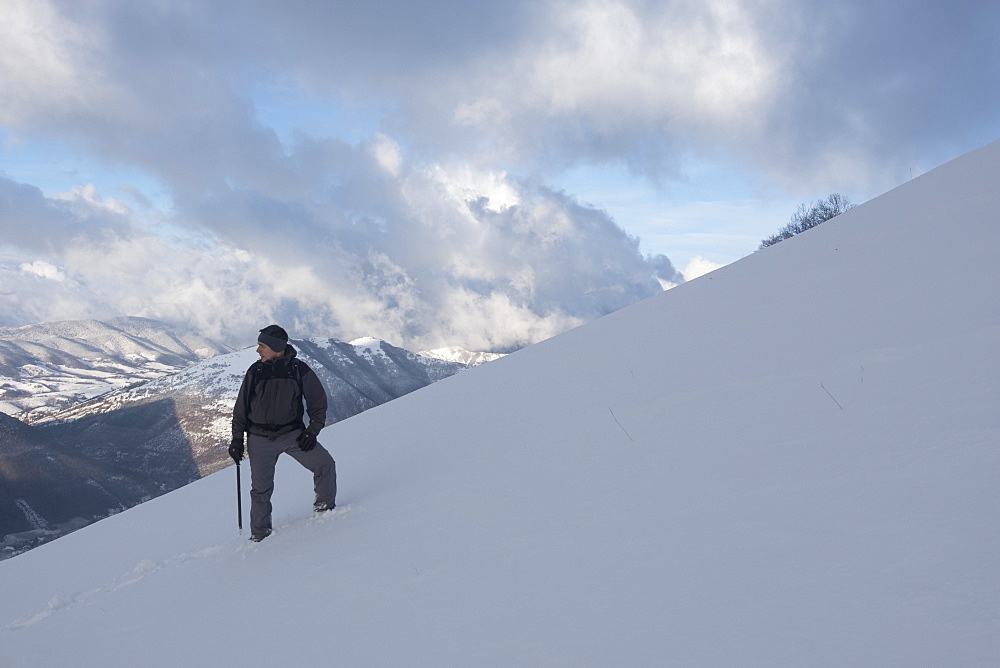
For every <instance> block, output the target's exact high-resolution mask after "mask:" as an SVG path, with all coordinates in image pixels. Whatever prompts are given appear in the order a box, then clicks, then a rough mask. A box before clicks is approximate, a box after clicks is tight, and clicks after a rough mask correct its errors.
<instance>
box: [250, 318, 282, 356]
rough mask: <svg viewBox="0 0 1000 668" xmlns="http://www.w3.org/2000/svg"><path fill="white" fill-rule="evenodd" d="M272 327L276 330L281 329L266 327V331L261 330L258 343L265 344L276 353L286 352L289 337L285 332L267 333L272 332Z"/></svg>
mask: <svg viewBox="0 0 1000 668" xmlns="http://www.w3.org/2000/svg"><path fill="white" fill-rule="evenodd" d="M272 327H273V328H274V329H280V328H278V327H274V326H273V325H271V326H268V327H265V328H264V329H262V330H260V335H259V336H258V337H257V342H258V343H263V344H264V345H265V346H267V347H268V348H270V349H271V350H273V351H274V352H276V353H283V352H285V346H287V345H288V335H287V334H285V332H284V330H280V331H279V332H274V333H271V334H268V333H267V331H268V330H272ZM272 331H273V330H272Z"/></svg>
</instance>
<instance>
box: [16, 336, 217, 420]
mask: <svg viewBox="0 0 1000 668" xmlns="http://www.w3.org/2000/svg"><path fill="white" fill-rule="evenodd" d="M231 350H232V348H231V347H230V346H227V345H224V344H221V343H218V342H216V341H212V340H211V339H208V338H205V337H202V336H199V335H197V334H193V333H191V332H187V331H184V330H181V329H178V328H174V327H171V326H170V325H167V324H166V323H162V322H158V321H156V320H149V319H146V318H133V317H127V318H116V319H113V320H109V321H107V322H98V321H96V320H68V321H60V322H48V323H41V324H36V325H28V326H25V327H0V411H3V412H4V413H7V414H8V415H12V416H14V417H17V418H19V419H21V420H23V421H25V422H37V421H42V420H45V419H47V418H48V417H50V416H52V415H53V414H55V413H56V412H58V411H59V410H61V409H64V408H67V407H69V406H71V405H73V404H76V403H79V402H80V401H84V400H87V399H90V398H93V397H95V396H98V395H101V394H104V393H106V392H109V391H112V390H116V389H120V388H122V387H126V386H129V385H134V384H135V383H137V382H142V381H146V380H152V379H154V378H159V377H161V376H164V375H167V374H170V373H175V372H177V371H179V370H181V369H183V368H185V367H187V366H189V365H190V364H193V363H195V362H198V361H199V360H203V359H207V358H210V357H213V356H215V355H218V354H220V353H226V352H230V351H231Z"/></svg>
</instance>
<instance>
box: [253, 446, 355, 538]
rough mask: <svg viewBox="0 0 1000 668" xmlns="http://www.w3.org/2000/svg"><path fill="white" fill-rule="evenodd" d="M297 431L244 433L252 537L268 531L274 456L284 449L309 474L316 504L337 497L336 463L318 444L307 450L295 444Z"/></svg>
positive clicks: (332, 502) (275, 461) (276, 457)
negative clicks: (248, 469) (266, 434)
mask: <svg viewBox="0 0 1000 668" xmlns="http://www.w3.org/2000/svg"><path fill="white" fill-rule="evenodd" d="M301 433H302V432H301V431H293V432H290V433H288V434H282V435H281V436H278V437H276V438H268V437H267V436H258V435H256V434H248V436H247V454H248V455H250V481H251V486H250V531H251V532H252V533H253V535H254V536H262V535H265V534H268V533H270V532H271V493H272V492H274V467H275V465H276V464H277V462H278V456H279V455H280V454H281V453H283V452H286V453H288V454H289V455H291V456H292V457H293V458H294V459H295V461H297V462H298V463H299V464H302V466H304V467H306V468H307V469H309V470H310V471H312V474H313V488H314V490H315V492H316V501H315V502H316V503H317V504H326V505H330V506H332V505H333V504H334V501H335V500H336V498H337V463H336V462H335V461H333V457H332V456H331V455H330V453H329V452H328V451H327V450H326V448H324V447H323V446H322V445H320V444H319V443H317V444H316V447H315V448H313V449H312V450H310V451H309V452H303V451H302V448H300V447H299V442H298V437H299V434H301Z"/></svg>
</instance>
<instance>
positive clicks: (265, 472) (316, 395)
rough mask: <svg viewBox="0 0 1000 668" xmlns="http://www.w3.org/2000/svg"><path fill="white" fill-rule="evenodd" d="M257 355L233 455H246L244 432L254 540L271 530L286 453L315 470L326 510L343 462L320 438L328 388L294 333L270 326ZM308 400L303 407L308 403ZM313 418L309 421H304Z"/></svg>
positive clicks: (319, 503) (239, 410)
mask: <svg viewBox="0 0 1000 668" xmlns="http://www.w3.org/2000/svg"><path fill="white" fill-rule="evenodd" d="M257 354H258V355H260V361H258V362H254V363H253V364H252V365H251V366H250V368H249V369H247V372H246V375H245V376H244V377H243V384H242V385H241V386H240V393H239V395H238V396H237V397H236V405H235V406H234V407H233V440H232V442H231V443H230V445H229V456H230V457H232V458H233V460H235V461H236V463H237V464H239V462H240V460H241V459H243V453H244V447H243V433H244V432H246V434H247V442H246V449H247V450H248V451H249V456H250V479H251V487H250V533H251V536H250V540H252V541H255V542H260V541H262V540H264V539H265V538H267V537H268V536H269V535H270V534H271V493H272V492H273V491H274V467H275V464H276V463H277V461H278V456H279V455H280V454H281V453H283V452H285V453H288V454H289V455H291V456H292V457H293V458H294V459H295V460H296V461H297V462H298V463H299V464H302V466H304V467H306V468H307V469H309V470H310V471H312V474H313V484H314V488H315V492H316V500H315V503H314V504H313V509H314V510H315V511H316V512H318V513H322V512H325V511H328V510H333V509H334V508H335V507H336V504H335V500H336V496H337V463H336V462H335V461H333V457H332V456H331V455H330V453H329V452H328V451H327V450H326V448H324V447H323V446H322V445H320V444H319V443H318V442H317V440H316V437H317V436H318V435H319V432H320V430H321V429H322V428H323V427H324V426H325V425H326V406H327V401H326V390H324V389H323V383H321V382H320V380H319V378H318V377H317V376H316V372H314V371H313V370H312V369H310V368H309V366H308V365H306V363H305V362H303V361H301V360H299V359H296V355H297V353H296V351H295V348H293V347H292V346H290V345H289V344H288V333H287V332H286V331H285V330H284V329H282V328H281V327H278V326H277V325H268V326H267V327H265V328H264V329H262V330H260V335H259V336H258V337H257ZM303 399H304V400H305V410H304V411H303V406H302V401H303ZM304 415H308V416H309V424H308V425H306V424H305V423H304V421H303V417H304Z"/></svg>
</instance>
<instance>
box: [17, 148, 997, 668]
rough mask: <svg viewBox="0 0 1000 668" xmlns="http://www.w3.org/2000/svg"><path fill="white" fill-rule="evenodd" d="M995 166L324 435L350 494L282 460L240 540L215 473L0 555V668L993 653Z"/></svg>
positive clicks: (229, 494) (226, 479)
mask: <svg viewBox="0 0 1000 668" xmlns="http://www.w3.org/2000/svg"><path fill="white" fill-rule="evenodd" d="M998 180H1000V143H997V144H992V145H990V146H987V147H985V148H983V149H980V150H979V151H976V152H973V153H971V154H968V155H966V156H964V157H962V158H960V159H958V160H956V161H953V162H951V163H948V164H946V165H944V166H942V167H940V168H938V169H937V170H935V171H933V172H931V173H928V174H926V175H924V176H922V177H920V178H918V179H915V180H914V181H912V182H910V183H907V184H906V185H904V186H902V187H900V188H897V189H896V190H893V191H891V192H890V193H888V194H886V195H884V196H882V197H880V198H877V199H875V200H873V201H871V202H869V203H867V204H864V205H862V206H860V207H858V208H856V209H854V210H852V211H850V212H848V213H846V214H844V215H843V216H841V217H839V218H837V219H836V220H834V221H831V222H828V223H826V224H824V225H822V226H820V227H818V228H816V229H814V230H812V231H810V232H807V233H805V234H803V235H800V236H797V237H795V238H793V239H790V240H787V241H784V242H782V243H781V244H778V245H777V246H774V247H772V248H770V249H767V250H765V251H762V252H759V253H756V254H754V255H752V256H750V257H748V258H745V259H744V260H742V261H740V262H737V263H735V264H733V265H729V266H727V267H725V268H722V269H719V270H718V271H715V272H713V273H710V274H708V275H706V276H703V277H702V278H699V279H697V280H695V281H693V282H690V283H686V284H684V285H682V286H680V287H678V288H675V289H673V290H670V291H668V292H666V293H664V294H662V295H660V296H658V297H654V298H652V299H649V300H646V301H643V302H640V303H638V304H636V305H634V306H631V307H629V308H626V309H623V310H621V311H618V312H616V313H614V314H612V315H610V316H607V317H605V318H602V319H600V320H598V321H595V322H593V323H591V324H589V325H587V326H584V327H580V328H578V329H576V330H573V331H571V332H568V333H566V334H563V335H561V336H559V337H556V338H554V339H550V340H548V341H545V342H543V343H540V344H538V345H535V346H532V347H529V348H527V349H525V350H522V351H519V352H517V353H515V354H512V355H510V356H508V357H505V358H503V359H500V360H497V361H496V362H493V363H491V364H488V365H484V366H481V367H477V368H475V369H472V370H470V371H468V372H465V373H462V374H459V375H456V376H453V377H452V378H448V379H446V380H443V381H441V382H439V383H435V384H433V385H431V386H429V387H427V388H425V389H422V390H420V391H419V392H414V393H412V394H410V395H407V396H406V397H403V398H401V399H399V400H397V401H393V402H391V403H389V404H386V405H384V406H380V407H378V408H375V409H372V410H370V411H367V412H365V413H362V414H361V415H358V416H356V417H353V418H351V419H349V420H346V421H344V422H341V423H339V424H337V425H334V426H333V427H331V428H330V431H329V433H328V434H327V433H326V432H324V435H325V437H326V440H327V441H328V442H329V443H330V444H331V446H332V450H333V452H334V455H335V457H336V458H337V462H338V470H339V473H340V483H341V496H340V498H339V499H338V501H339V504H340V508H338V510H337V511H336V512H335V513H334V514H332V515H331V516H328V517H324V518H322V519H313V518H311V517H310V513H311V510H310V505H311V502H312V497H311V484H310V482H311V481H310V480H309V475H308V473H307V472H305V471H304V470H302V469H300V468H299V467H298V466H297V465H296V464H295V463H294V462H293V461H291V460H290V459H288V458H285V459H283V460H282V461H281V463H280V464H279V476H278V480H277V483H276V492H275V497H274V503H275V519H276V530H275V533H274V535H273V536H272V537H270V538H268V539H267V540H266V541H264V542H262V543H260V544H250V543H249V542H248V541H247V540H246V538H247V536H246V535H244V536H240V535H238V533H237V530H236V517H235V514H236V508H235V506H236V503H235V501H236V500H235V499H234V498H233V497H234V495H235V481H234V480H233V478H234V476H235V472H234V470H233V469H232V467H230V468H228V469H226V470H223V471H219V472H218V473H215V474H213V475H211V476H208V477H206V478H204V479H202V480H199V481H198V482H195V483H193V484H191V485H189V486H187V487H185V488H183V489H180V490H178V491H176V492H173V493H170V494H167V495H164V496H162V497H159V498H157V499H154V500H152V501H150V502H149V503H146V504H143V505H141V506H138V507H136V508H133V509H130V510H128V511H126V512H123V513H121V514H119V515H116V516H114V517H111V518H109V519H107V520H104V521H102V522H99V523H97V524H95V525H93V526H90V527H87V528H85V529H82V530H80V531H77V532H75V533H73V534H71V535H69V536H67V537H65V538H62V539H60V540H58V541H56V542H54V543H51V544H48V545H44V546H42V547H40V548H38V549H36V550H33V551H32V552H29V553H27V554H24V555H21V556H19V557H14V558H13V559H10V560H8V561H5V562H2V563H0V589H2V591H3V595H2V596H0V665H14V666H52V665H62V666H70V665H145V666H151V665H152V666H177V665H220V664H221V665H269V664H271V665H330V664H339V665H810V666H815V665H838V666H840V665H949V666H951V665H992V664H995V663H996V660H997V657H998V656H1000V568H998V567H997V565H998V564H1000V525H998V523H997V521H996V519H997V510H998V492H997V479H998V474H1000V447H998V443H1000V412H998V411H997V409H996V407H997V406H998V405H1000V384H998V382H997V379H998V378H1000V355H998V353H997V342H998V340H1000V302H998V300H997V298H996V296H997V294H998V291H1000V280H998V269H997V260H996V253H997V249H998V248H1000V243H998V242H1000V224H998V223H1000V221H998V220H997V216H998V214H997V212H998V211H1000V188H997V183H998ZM941 268H944V269H941ZM622 341H628V342H629V345H627V346H626V345H621V342H622ZM243 475H244V486H243V489H244V493H246V492H247V488H248V484H247V478H248V470H247V467H244V468H243ZM247 505H248V500H246V499H245V500H244V507H246V506H247Z"/></svg>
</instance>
